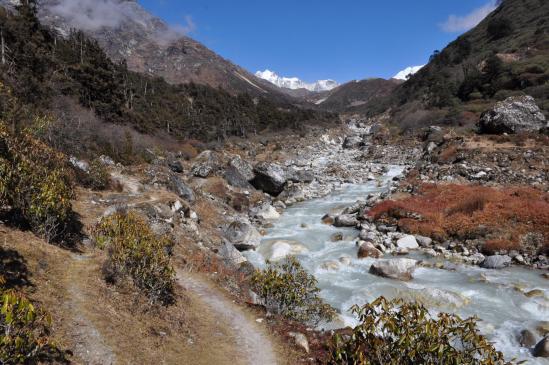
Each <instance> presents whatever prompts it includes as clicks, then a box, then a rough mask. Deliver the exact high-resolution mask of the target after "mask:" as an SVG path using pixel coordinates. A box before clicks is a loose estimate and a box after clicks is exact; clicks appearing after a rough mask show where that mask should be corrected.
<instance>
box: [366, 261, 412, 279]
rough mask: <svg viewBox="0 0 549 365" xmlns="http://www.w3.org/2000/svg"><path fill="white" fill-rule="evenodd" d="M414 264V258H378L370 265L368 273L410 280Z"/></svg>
mask: <svg viewBox="0 0 549 365" xmlns="http://www.w3.org/2000/svg"><path fill="white" fill-rule="evenodd" d="M416 264H417V261H416V260H413V259H405V258H400V259H390V260H380V261H377V262H374V263H373V264H372V266H370V274H374V275H377V276H381V277H384V278H389V279H395V280H402V281H410V280H412V274H413V272H414V270H415V267H416Z"/></svg>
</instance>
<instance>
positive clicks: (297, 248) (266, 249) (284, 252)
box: [258, 240, 308, 261]
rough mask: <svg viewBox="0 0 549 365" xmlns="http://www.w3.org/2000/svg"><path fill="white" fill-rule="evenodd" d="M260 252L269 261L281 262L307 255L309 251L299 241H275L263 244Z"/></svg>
mask: <svg viewBox="0 0 549 365" xmlns="http://www.w3.org/2000/svg"><path fill="white" fill-rule="evenodd" d="M258 251H259V253H260V254H261V255H263V257H265V258H266V259H267V260H269V261H280V260H282V259H283V258H285V257H288V256H296V255H301V254H303V253H306V252H307V251H308V249H307V247H305V246H304V245H303V244H301V243H300V242H297V241H292V240H275V241H271V242H267V243H265V244H262V245H261V247H260V248H259V250H258Z"/></svg>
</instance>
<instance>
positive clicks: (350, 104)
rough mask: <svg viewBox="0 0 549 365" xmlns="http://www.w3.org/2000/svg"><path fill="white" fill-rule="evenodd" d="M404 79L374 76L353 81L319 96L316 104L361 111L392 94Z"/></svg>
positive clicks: (338, 110) (323, 107)
mask: <svg viewBox="0 0 549 365" xmlns="http://www.w3.org/2000/svg"><path fill="white" fill-rule="evenodd" d="M401 83H402V81H399V80H395V79H391V80H385V79H380V78H372V79H366V80H356V81H351V82H348V83H346V84H343V85H340V86H338V87H337V88H335V89H333V90H331V91H328V92H326V93H323V94H321V95H319V96H318V98H317V99H316V102H315V104H316V105H318V106H319V107H320V108H322V109H325V110H330V111H337V112H353V111H354V112H360V111H363V110H365V109H368V108H369V107H370V106H371V105H372V104H375V103H376V101H377V100H381V99H384V98H386V97H388V96H390V95H391V93H392V92H393V91H394V90H395V88H396V87H397V86H398V85H400V84H401Z"/></svg>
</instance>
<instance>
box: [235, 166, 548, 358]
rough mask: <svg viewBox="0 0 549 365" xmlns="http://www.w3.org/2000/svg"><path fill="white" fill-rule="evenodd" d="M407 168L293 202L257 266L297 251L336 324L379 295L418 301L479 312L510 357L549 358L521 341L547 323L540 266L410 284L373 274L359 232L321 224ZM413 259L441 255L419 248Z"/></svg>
mask: <svg viewBox="0 0 549 365" xmlns="http://www.w3.org/2000/svg"><path fill="white" fill-rule="evenodd" d="M401 172H402V168H400V167H398V166H391V167H390V169H389V172H388V173H387V174H386V175H384V176H383V177H381V178H380V180H378V181H372V182H371V183H368V184H362V185H343V186H342V187H340V188H339V189H338V190H336V191H334V192H333V193H332V194H330V195H328V196H326V197H324V198H321V199H315V200H310V201H307V202H303V203H299V204H296V205H294V206H291V207H289V208H288V209H287V210H286V211H285V212H284V213H283V214H282V216H281V217H280V218H279V219H278V220H276V221H274V222H273V227H272V228H270V229H268V230H267V234H266V235H265V236H264V238H263V240H262V243H261V245H260V247H259V248H258V250H256V251H251V252H247V253H246V256H247V258H248V260H249V261H250V262H251V263H252V264H254V265H255V266H256V267H264V265H265V259H266V258H269V257H272V255H273V254H274V255H275V256H277V257H282V256H283V255H284V254H285V253H287V252H288V251H291V252H292V253H293V254H297V257H298V259H299V260H300V262H301V263H302V264H303V266H304V267H305V268H306V270H307V271H308V272H310V273H312V274H314V276H315V277H316V279H317V280H318V285H319V287H320V289H321V296H322V297H323V298H324V299H325V300H326V301H327V302H328V303H329V304H331V305H332V306H334V307H335V308H337V309H338V311H339V312H340V318H339V321H338V322H336V326H339V327H343V326H353V325H355V324H356V319H355V318H353V316H352V315H351V314H350V313H349V308H350V307H351V306H352V305H354V304H359V305H361V304H364V303H367V302H370V301H372V300H374V299H376V298H377V297H379V296H381V295H383V296H385V297H387V298H395V297H402V298H404V299H408V300H419V301H421V302H422V303H424V304H425V305H426V306H427V307H428V308H429V309H430V311H431V313H437V312H440V311H444V312H451V313H456V314H458V315H460V316H461V317H462V318H466V317H471V316H477V317H478V318H480V319H481V321H480V323H479V327H480V329H481V332H482V333H483V334H485V335H486V336H487V337H488V338H489V339H490V340H491V341H492V342H493V343H494V344H495V346H496V348H497V349H498V350H500V351H502V352H503V353H504V355H505V357H506V358H507V359H512V358H516V359H517V360H529V361H528V363H529V364H548V363H549V361H547V360H545V359H540V358H537V359H536V358H534V357H532V355H531V354H530V350H529V349H526V348H522V347H521V346H520V345H519V343H518V336H519V334H520V332H521V331H522V330H524V329H530V330H531V331H532V332H533V333H534V334H535V335H536V336H537V337H536V340H538V341H539V340H541V336H540V335H539V333H537V332H536V327H537V326H539V325H540V324H541V322H542V321H549V284H548V281H547V280H546V279H544V278H543V277H542V276H541V272H540V271H536V270H530V269H526V268H520V267H512V268H508V269H503V270H488V269H482V268H480V267H476V266H467V265H460V264H456V265H453V264H452V265H451V266H452V269H453V270H446V269H435V268H423V267H418V268H417V269H416V271H415V273H414V279H413V280H412V281H410V282H401V281H396V280H391V279H384V278H380V277H378V276H374V275H372V274H369V273H368V269H369V267H370V265H371V264H372V262H374V260H375V259H371V258H367V259H358V258H357V256H356V253H357V247H356V241H357V240H356V239H357V237H358V231H357V230H355V229H350V228H336V227H333V226H331V225H326V224H323V223H322V222H321V217H322V216H323V215H324V214H326V213H329V212H337V211H338V210H340V209H342V208H344V207H346V206H348V205H350V204H352V203H354V202H356V201H357V200H359V199H362V200H366V197H367V196H368V194H370V193H378V192H380V191H382V190H384V189H388V186H389V183H390V181H391V179H392V178H393V177H394V176H396V175H399V174H400V173H401ZM335 233H342V234H343V240H342V241H338V242H332V239H331V237H332V235H334V234H335ZM280 241H283V243H282V244H280ZM276 242H278V244H276ZM273 243H275V246H273ZM409 257H411V258H416V259H422V260H426V261H437V259H436V258H428V257H427V256H424V255H422V254H421V253H419V252H418V253H412V254H411V255H409ZM438 261H441V260H440V259H438ZM534 289H539V290H542V291H543V292H544V295H543V296H539V297H536V298H528V297H527V296H526V295H524V293H526V292H528V291H530V290H534ZM546 325H547V324H546Z"/></svg>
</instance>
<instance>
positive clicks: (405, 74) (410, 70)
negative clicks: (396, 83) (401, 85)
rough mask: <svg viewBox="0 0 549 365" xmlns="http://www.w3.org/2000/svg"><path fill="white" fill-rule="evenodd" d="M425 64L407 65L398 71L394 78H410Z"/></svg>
mask: <svg viewBox="0 0 549 365" xmlns="http://www.w3.org/2000/svg"><path fill="white" fill-rule="evenodd" d="M423 66H425V65H421V66H410V67H406V68H405V69H404V70H402V71H400V72H399V73H397V74H396V75H395V76H393V79H396V80H408V79H409V78H410V76H412V75H413V74H415V73H416V72H418V71H419V70H421V69H422V68H423Z"/></svg>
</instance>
